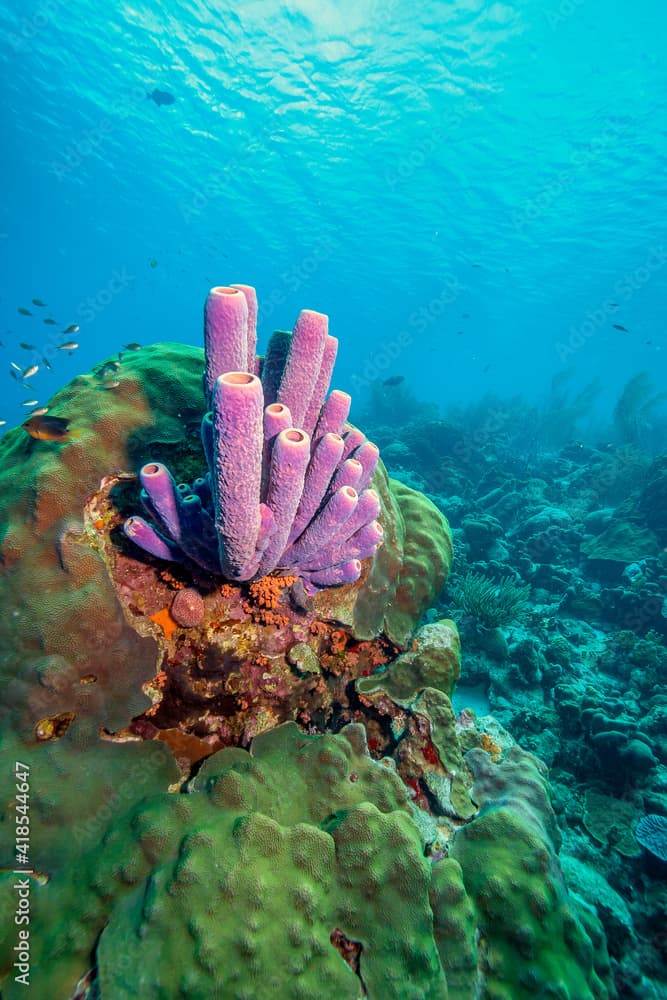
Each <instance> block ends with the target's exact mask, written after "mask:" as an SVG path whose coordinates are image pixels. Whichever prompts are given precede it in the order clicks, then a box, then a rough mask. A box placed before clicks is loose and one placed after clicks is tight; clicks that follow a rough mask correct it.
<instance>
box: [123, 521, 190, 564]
mask: <svg viewBox="0 0 667 1000" xmlns="http://www.w3.org/2000/svg"><path fill="white" fill-rule="evenodd" d="M123 531H124V532H125V534H126V535H127V537H128V538H129V539H131V540H132V541H133V542H134V543H135V545H138V546H139V547H140V548H142V549H143V550H144V552H148V553H149V554H150V555H152V556H156V557H157V558H158V559H170V560H171V561H172V562H182V561H183V553H182V552H181V550H180V548H179V547H178V545H175V544H174V543H173V542H170V541H168V540H167V539H166V538H163V537H162V535H160V534H159V533H158V532H157V531H156V530H155V528H153V527H152V525H150V524H148V523H147V522H146V521H144V519H143V517H128V518H127V520H126V521H125V523H124V524H123Z"/></svg>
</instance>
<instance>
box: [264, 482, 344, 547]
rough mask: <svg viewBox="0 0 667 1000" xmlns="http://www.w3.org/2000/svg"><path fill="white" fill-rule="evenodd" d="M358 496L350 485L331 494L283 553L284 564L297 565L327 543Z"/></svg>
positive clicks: (336, 532) (341, 524) (339, 528)
mask: <svg viewBox="0 0 667 1000" xmlns="http://www.w3.org/2000/svg"><path fill="white" fill-rule="evenodd" d="M358 503H359V496H358V494H357V491H356V490H353V489H352V487H351V486H343V487H341V489H339V490H338V491H337V492H336V493H334V494H333V496H331V497H330V498H329V499H328V500H327V502H326V503H325V505H324V507H323V508H322V510H321V511H320V512H319V513H318V514H316V515H315V517H314V518H313V520H312V521H311V522H310V524H309V525H308V527H307V528H306V530H305V531H304V532H303V534H302V535H301V536H300V537H299V538H298V539H297V541H296V542H295V543H294V545H291V546H290V548H289V549H287V551H286V552H285V553H284V555H283V559H281V563H282V562H283V560H284V564H285V565H288V566H298V565H299V564H300V563H301V562H302V561H303V560H305V559H309V558H312V556H314V555H315V553H316V552H319V550H320V549H322V548H324V546H325V545H328V544H329V543H330V542H331V540H332V539H333V538H335V537H336V535H337V534H338V533H339V532H340V530H341V529H342V527H343V525H344V524H345V522H346V521H348V520H349V518H350V517H351V516H352V514H353V513H354V510H355V508H356V506H357V504H358Z"/></svg>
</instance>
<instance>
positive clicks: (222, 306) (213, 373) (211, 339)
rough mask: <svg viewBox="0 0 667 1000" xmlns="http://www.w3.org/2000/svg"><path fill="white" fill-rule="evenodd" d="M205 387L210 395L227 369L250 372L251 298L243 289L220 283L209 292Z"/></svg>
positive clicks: (206, 307)
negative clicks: (249, 329)
mask: <svg viewBox="0 0 667 1000" xmlns="http://www.w3.org/2000/svg"><path fill="white" fill-rule="evenodd" d="M204 356H205V368H204V387H205V389H206V394H207V397H208V398H210V397H211V394H212V392H213V389H214V387H215V380H216V379H217V378H218V376H219V375H222V374H223V373H224V372H230V371H241V372H243V371H246V370H247V364H248V301H247V299H246V297H245V295H244V294H243V291H242V290H241V289H240V288H232V287H231V286H226V285H219V286H218V287H216V288H212V289H211V291H210V292H209V293H208V298H207V300H206V306H205V309H204Z"/></svg>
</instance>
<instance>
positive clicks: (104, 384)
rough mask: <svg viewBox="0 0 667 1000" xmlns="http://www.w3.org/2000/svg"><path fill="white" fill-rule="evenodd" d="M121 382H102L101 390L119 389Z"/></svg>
mask: <svg viewBox="0 0 667 1000" xmlns="http://www.w3.org/2000/svg"><path fill="white" fill-rule="evenodd" d="M119 385H120V382H119V381H118V379H117V378H115V379H112V380H111V381H110V382H102V384H101V386H100V389H117V388H118V386H119Z"/></svg>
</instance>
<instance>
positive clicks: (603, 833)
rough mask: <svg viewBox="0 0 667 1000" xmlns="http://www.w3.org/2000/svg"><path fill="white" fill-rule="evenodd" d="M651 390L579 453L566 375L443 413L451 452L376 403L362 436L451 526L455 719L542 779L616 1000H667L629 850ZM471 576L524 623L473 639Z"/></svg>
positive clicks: (645, 767)
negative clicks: (523, 760)
mask: <svg viewBox="0 0 667 1000" xmlns="http://www.w3.org/2000/svg"><path fill="white" fill-rule="evenodd" d="M402 388H403V387H402ZM647 388H650V386H649V383H648V380H647V379H646V378H640V379H631V380H630V381H629V383H628V386H627V387H626V391H624V393H623V394H622V397H621V400H620V401H619V405H618V406H617V408H616V413H615V415H614V421H613V422H610V426H609V427H607V428H604V427H601V426H600V425H599V424H598V425H596V426H595V434H594V435H590V436H589V438H588V440H586V438H585V437H584V432H585V426H584V425H585V421H586V420H587V419H589V417H590V400H591V398H592V392H591V393H588V392H587V391H586V390H583V391H582V393H581V394H579V395H578V396H575V395H573V394H572V392H571V391H570V390H569V389H568V386H567V378H566V377H565V376H564V377H563V379H561V381H560V384H557V385H555V386H554V395H553V399H552V400H551V401H547V404H546V406H545V407H542V408H541V410H540V409H538V408H537V407H535V406H533V405H530V404H528V403H526V402H525V401H524V400H522V399H519V398H515V399H511V400H503V399H499V398H497V397H491V396H489V397H486V398H483V399H481V400H479V401H477V402H475V403H472V404H470V406H468V407H467V408H462V407H459V408H458V409H456V408H455V407H449V408H448V410H447V411H446V412H445V413H444V416H442V417H441V419H440V421H439V424H440V426H441V428H444V427H446V428H447V441H448V445H447V447H434V448H433V449H432V450H430V451H428V452H425V451H424V450H420V449H416V450H415V449H413V447H412V445H413V442H415V441H417V440H419V438H420V437H421V436H427V435H428V432H429V431H430V429H431V428H432V427H433V426H434V424H435V422H436V421H437V416H438V414H437V413H436V414H434V413H433V412H432V411H430V412H426V410H425V409H424V407H423V406H422V407H421V409H420V406H419V401H417V405H416V406H415V408H414V413H415V418H414V419H410V422H409V423H407V424H403V425H399V426H397V427H396V426H391V425H389V424H388V423H387V420H386V407H385V406H380V407H378V408H377V409H376V410H373V409H368V410H367V412H366V415H365V421H364V427H365V429H366V430H367V432H368V433H369V434H370V435H371V436H372V437H373V440H375V441H377V442H378V443H379V444H380V446H381V447H382V451H383V457H384V458H385V461H386V462H387V465H388V468H389V470H390V472H391V474H392V475H393V476H394V477H396V478H399V479H401V480H403V481H404V482H405V483H409V484H411V485H412V486H413V487H417V488H418V489H420V490H423V491H424V492H425V493H426V494H427V495H428V496H429V497H430V498H431V499H432V500H433V502H434V503H435V504H436V505H437V506H439V507H440V509H441V510H443V511H444V510H446V511H447V516H448V519H449V521H450V523H451V524H452V527H453V535H454V545H455V553H456V559H455V573H454V575H453V576H452V577H450V581H449V584H448V587H447V589H446V590H445V591H444V593H443V595H442V597H441V598H440V599H439V600H438V601H437V602H436V606H435V607H434V608H433V609H432V611H431V612H430V620H432V621H437V620H439V619H442V618H453V619H455V621H456V624H457V626H458V628H459V630H460V634H461V647H462V653H463V660H462V666H461V677H460V679H459V681H458V683H457V688H456V690H455V692H454V705H455V707H456V708H457V710H459V709H462V708H465V706H466V705H472V706H474V707H475V709H476V711H478V713H479V715H482V716H483V714H484V713H485V712H490V713H493V717H494V718H495V719H496V720H497V721H498V722H499V723H500V724H502V726H504V727H507V729H509V730H510V731H511V732H512V735H513V736H514V737H515V738H516V739H517V740H518V741H519V742H520V744H521V746H522V747H523V748H524V749H526V750H529V751H532V752H533V753H535V754H537V755H538V756H539V757H540V758H541V759H542V760H543V761H545V762H546V763H547V765H548V766H549V767H550V769H551V770H550V782H551V786H552V792H553V802H554V808H555V810H556V813H557V816H558V820H559V824H560V826H561V828H562V830H563V836H564V847H563V852H562V855H561V856H562V857H563V862H564V863H563V868H564V872H565V875H566V880H567V882H568V884H569V885H570V888H571V889H573V890H574V891H575V892H576V893H577V894H578V896H579V897H580V898H581V899H582V900H583V901H584V902H585V903H586V905H587V906H589V907H590V908H592V909H594V910H595V911H596V912H597V913H598V915H599V917H600V919H601V920H602V922H603V923H604V926H605V931H606V933H607V936H608V941H609V949H610V956H611V962H612V972H613V976H614V979H615V982H616V984H617V988H618V990H619V993H620V994H621V995H622V996H624V997H628V998H629V1000H646V998H648V997H650V998H652V1000H657V998H660V997H662V996H663V995H665V993H666V992H667V937H666V935H665V934H664V932H663V930H662V928H663V926H664V905H665V892H664V876H665V873H664V865H663V863H662V862H661V861H660V859H659V858H656V857H655V856H653V855H651V854H650V852H649V851H647V850H644V851H640V848H639V845H638V843H637V840H636V838H635V830H636V828H637V826H638V824H639V822H640V820H641V817H643V816H645V815H647V814H648V815H651V816H657V817H659V818H660V819H661V820H664V818H665V817H666V816H667V707H666V706H667V648H666V640H667V555H666V553H665V551H664V545H665V541H666V540H667V534H666V533H665V523H666V522H665V509H666V507H665V502H664V498H665V496H667V492H666V490H665V482H666V481H667V477H666V476H665V469H666V468H667V466H666V460H665V457H664V454H663V455H660V454H659V453H657V454H656V449H660V448H662V450H663V452H664V444H665V442H667V435H666V433H665V431H666V430H667V422H665V420H664V405H663V404H662V403H661V406H662V409H661V410H660V412H658V410H657V409H656V407H654V406H653V403H654V402H655V401H656V400H654V398H653V395H651V394H650V393H649V394H648V395H647V393H646V391H645V390H647ZM409 391H410V390H409V387H408V388H407V389H405V392H406V393H408V394H409ZM642 394H643V395H644V397H646V398H647V399H649V403H650V406H649V408H648V409H644V408H643V403H642ZM656 399H657V397H656ZM552 404H553V405H552ZM649 412H650V414H651V421H650V422H649V421H647V420H646V419H645V418H646V415H647V413H649ZM651 424H652V425H653V427H651ZM601 442H602V443H601ZM467 577H468V578H469V579H470V578H471V579H473V580H476V579H479V580H483V581H488V583H487V586H488V589H489V593H490V594H491V595H494V594H495V593H496V592H497V591H498V588H499V587H500V586H501V583H502V581H503V580H507V579H510V580H513V581H516V582H517V584H519V585H521V586H524V587H529V588H530V594H529V596H528V598H527V600H526V603H525V605H524V607H523V609H522V614H521V615H520V617H518V618H516V619H514V620H511V619H509V618H506V619H505V620H504V621H503V622H502V623H499V624H498V625H497V626H496V627H494V628H488V627H484V626H483V625H481V624H480V621H479V620H478V619H477V618H475V617H473V616H472V615H470V614H469V608H466V607H464V604H463V601H462V599H461V585H462V583H463V581H465V580H466V578H467ZM403 655H405V654H401V657H399V660H400V659H401V658H402V656H403ZM392 669H393V664H392V665H390V666H389V667H388V668H387V673H388V674H390V672H391V670H392ZM359 683H361V684H364V685H365V684H366V683H368V682H367V681H366V680H364V681H363V682H359ZM373 683H374V684H376V680H375V679H373ZM372 697H377V695H375V694H373V695H372ZM459 717H460V716H459ZM477 726H478V730H479V731H480V735H481V736H484V737H486V738H487V739H489V740H491V739H494V740H496V742H497V735H498V734H497V732H495V731H493V730H491V729H489V730H488V731H485V726H484V719H480V720H478V722H477ZM640 829H641V828H640ZM582 874H585V878H583V877H580V876H581V875H582ZM602 887H605V888H606V891H605V892H603V891H602ZM619 900H620V901H621V902H620V903H619V902H618V901H619Z"/></svg>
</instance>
